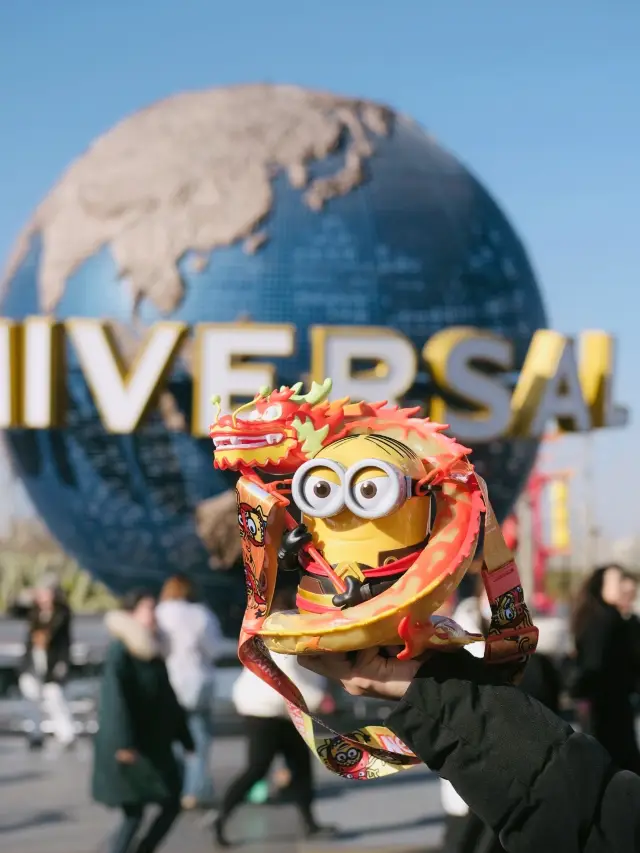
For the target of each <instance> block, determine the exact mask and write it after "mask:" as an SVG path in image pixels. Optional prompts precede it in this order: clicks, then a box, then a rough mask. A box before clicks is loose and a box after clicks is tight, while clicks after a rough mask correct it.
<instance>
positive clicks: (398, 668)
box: [298, 648, 422, 699]
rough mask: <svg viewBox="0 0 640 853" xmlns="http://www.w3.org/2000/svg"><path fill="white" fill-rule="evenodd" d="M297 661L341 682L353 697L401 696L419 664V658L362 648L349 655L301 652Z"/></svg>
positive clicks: (381, 697)
mask: <svg viewBox="0 0 640 853" xmlns="http://www.w3.org/2000/svg"><path fill="white" fill-rule="evenodd" d="M298 662H299V663H300V665H301V666H303V667H305V668H306V669H310V670H311V671H312V672H317V673H318V675H323V676H324V677H325V678H331V679H333V680H334V681H339V682H341V684H342V686H343V687H344V689H345V690H346V691H347V693H350V694H351V695H352V696H370V697H372V698H374V699H402V697H403V696H404V694H405V693H406V692H407V690H408V689H409V685H410V684H411V682H412V681H413V679H414V678H415V676H416V673H417V672H418V670H419V669H420V667H421V666H422V662H421V661H417V660H408V661H399V660H398V659H397V658H395V657H388V658H387V657H383V656H382V655H381V654H380V649H377V648H373V649H365V650H364V651H361V652H357V653H356V655H355V657H353V658H350V657H347V655H342V654H329V653H326V654H321V655H301V656H300V657H299V658H298Z"/></svg>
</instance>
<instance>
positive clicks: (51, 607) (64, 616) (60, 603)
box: [19, 575, 75, 747]
mask: <svg viewBox="0 0 640 853" xmlns="http://www.w3.org/2000/svg"><path fill="white" fill-rule="evenodd" d="M28 619H29V626H28V629H27V639H26V643H25V653H24V657H23V659H22V663H21V667H20V677H19V685H20V691H21V692H22V695H23V696H24V697H25V699H27V700H29V702H31V703H32V717H33V732H32V734H31V740H30V742H31V745H32V746H33V747H36V746H40V745H41V744H42V741H43V732H42V723H43V722H44V720H45V719H48V720H49V722H50V723H51V726H52V732H53V736H54V737H55V738H56V740H57V741H58V743H60V744H61V745H62V746H63V747H69V746H71V744H72V743H73V742H74V740H75V726H74V722H73V717H72V714H71V710H70V708H69V705H68V703H67V700H66V698H65V694H64V684H65V681H66V679H67V676H68V674H69V664H70V657H71V610H70V609H69V607H68V605H67V603H66V601H65V597H64V594H63V593H62V590H61V589H60V588H59V585H58V581H57V578H56V577H55V576H53V575H51V576H47V577H45V578H43V580H42V582H41V583H40V584H39V585H38V587H37V589H36V590H35V594H34V601H33V606H32V608H31V610H30V612H29V615H28Z"/></svg>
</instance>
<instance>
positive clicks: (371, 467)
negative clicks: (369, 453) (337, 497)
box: [346, 459, 407, 518]
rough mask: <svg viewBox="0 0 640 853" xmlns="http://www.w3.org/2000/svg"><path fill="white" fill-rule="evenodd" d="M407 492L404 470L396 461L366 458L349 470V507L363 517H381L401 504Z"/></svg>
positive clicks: (347, 498) (347, 496) (355, 513)
mask: <svg viewBox="0 0 640 853" xmlns="http://www.w3.org/2000/svg"><path fill="white" fill-rule="evenodd" d="M406 493H407V487H406V478H405V476H404V474H403V473H402V472H401V471H399V470H398V469H397V468H395V467H394V466H393V465H388V464H387V463H386V462H381V461H380V460H373V459H363V460H362V461H361V462H358V463H357V464H356V465H353V466H352V467H351V468H350V469H349V471H348V473H347V494H346V503H347V507H348V508H349V509H350V510H351V512H352V513H353V514H354V515H357V516H359V517H360V518H382V517H383V516H385V515H389V514H390V513H392V512H394V511H395V510H396V509H398V507H400V506H401V505H402V503H403V501H404V500H405V497H406Z"/></svg>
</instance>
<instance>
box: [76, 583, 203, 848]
mask: <svg viewBox="0 0 640 853" xmlns="http://www.w3.org/2000/svg"><path fill="white" fill-rule="evenodd" d="M106 625H107V629H108V631H109V633H110V635H111V637H112V638H113V639H112V642H111V645H110V646H109V650H108V652H107V658H106V661H105V667H104V674H103V679H102V688H101V694H100V708H99V719H98V722H99V729H98V734H97V735H96V738H95V756H94V768H93V785H92V788H93V798H94V799H95V800H96V801H97V802H99V803H104V805H106V806H109V807H111V808H119V809H120V810H121V812H122V821H121V824H120V827H119V828H118V831H117V832H116V834H115V836H114V838H113V841H112V844H111V847H110V848H109V850H110V853H131V851H132V850H135V851H136V853H152V851H154V850H156V848H157V847H158V845H159V844H160V842H161V841H162V840H163V838H164V837H165V836H166V835H167V833H168V832H169V830H170V829H171V827H172V825H173V823H174V821H175V820H176V818H177V816H178V814H179V812H180V792H181V787H182V785H181V783H182V778H181V776H182V774H181V769H180V766H179V764H178V762H177V760H176V757H175V754H174V749H173V747H174V744H175V743H176V742H179V743H181V744H182V745H183V746H184V748H185V749H186V750H187V751H188V752H191V751H192V750H193V742H192V740H191V735H190V734H189V729H188V727H187V720H186V717H185V714H184V712H183V710H182V708H181V707H180V706H179V704H178V701H177V699H176V697H175V694H174V692H173V690H172V688H171V685H170V683H169V678H168V676H167V670H166V667H165V664H164V660H163V659H162V654H161V646H160V642H159V639H158V634H157V631H156V623H155V600H154V598H153V596H151V595H150V594H149V593H145V592H137V593H132V594H131V595H130V596H129V597H128V598H127V599H126V601H125V602H124V606H123V609H122V610H118V611H113V612H112V613H109V614H108V616H107V619H106ZM152 803H153V804H157V805H160V807H161V808H160V812H159V813H158V816H157V817H156V819H155V820H154V821H153V823H152V824H151V826H150V828H149V830H148V832H147V833H146V835H145V836H144V837H143V838H142V839H141V840H140V841H139V842H138V844H137V846H136V847H133V843H134V839H135V836H136V834H137V832H138V830H139V829H140V826H141V824H142V820H143V817H144V809H145V806H147V805H150V804H152Z"/></svg>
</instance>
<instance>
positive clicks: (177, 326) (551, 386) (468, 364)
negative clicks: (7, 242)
mask: <svg viewBox="0 0 640 853" xmlns="http://www.w3.org/2000/svg"><path fill="white" fill-rule="evenodd" d="M191 333H193V339H192V341H191V346H190V352H189V358H190V363H191V369H192V374H193V389H194V393H193V409H192V413H191V429H192V433H193V435H195V436H206V435H208V431H209V423H210V420H211V415H212V413H211V402H210V400H211V395H212V394H213V393H214V392H215V393H216V394H220V395H221V400H222V407H223V410H229V409H231V408H232V406H233V403H234V401H236V400H238V399H247V398H251V397H252V396H253V395H254V393H255V392H256V390H257V389H258V388H260V387H261V386H264V385H270V386H272V387H273V385H274V384H275V382H276V375H275V368H274V366H273V364H272V362H271V360H272V359H275V358H287V357H291V356H293V354H294V351H295V344H296V329H295V326H293V325H287V324H285V325H281V324H258V323H221V324H214V323H202V324H199V325H196V326H195V327H194V328H193V329H190V328H189V327H188V326H187V325H186V324H184V323H174V322H160V323H156V324H155V325H153V326H152V327H150V329H149V330H148V333H147V337H146V340H145V341H144V342H142V343H141V344H140V347H139V350H138V353H137V357H136V359H135V360H134V362H133V363H132V364H131V365H130V366H129V367H125V366H124V360H123V358H122V353H121V352H120V351H119V348H118V344H117V343H116V338H115V336H114V334H113V329H112V328H111V327H110V325H109V323H108V322H105V321H103V320H92V319H69V320H65V321H64V322H57V321H54V320H52V319H50V318H46V317H32V318H28V319H26V320H25V321H24V322H23V323H14V322H12V321H9V320H0V428H4V429H11V428H26V429H48V428H50V427H62V426H64V415H65V412H64V409H65V393H64V392H65V359H64V355H65V351H66V341H67V340H68V341H70V343H71V345H72V346H73V348H74V349H75V352H76V354H77V357H78V361H79V363H80V368H81V370H82V372H83V374H84V378H85V380H86V382H87V385H88V387H89V389H90V391H91V393H92V395H93V398H94V400H95V403H96V407H97V409H98V411H99V413H100V417H101V419H102V422H103V424H104V426H105V429H106V430H107V431H108V432H111V433H130V432H133V431H134V430H136V429H137V428H138V426H139V424H140V423H141V421H142V419H143V418H144V417H145V415H146V413H147V412H148V411H149V410H150V409H151V408H152V406H153V405H154V404H155V402H156V400H157V398H158V394H159V391H160V390H161V388H162V385H163V382H164V380H165V379H166V377H167V375H168V374H169V373H170V371H171V367H172V365H173V363H174V361H175V359H176V357H177V356H178V355H179V353H180V350H181V347H182V346H183V345H184V344H185V341H186V339H187V336H188V335H189V334H191ZM309 334H310V344H311V364H310V378H311V379H316V380H318V381H322V379H323V378H324V377H326V376H331V378H332V379H333V383H334V385H333V396H334V397H335V398H339V397H346V396H349V397H351V398H353V399H369V400H389V401H396V400H398V399H400V398H401V397H402V396H403V395H404V394H406V393H407V392H408V391H409V389H410V388H411V386H412V385H413V383H414V380H415V377H416V373H417V371H418V368H419V359H422V361H423V362H424V365H425V366H426V368H427V369H428V370H429V372H430V373H431V375H432V377H433V379H434V380H435V383H436V385H437V387H438V389H439V393H441V394H443V396H446V397H448V398H453V399H457V400H459V401H461V402H462V401H464V403H465V404H467V405H468V406H470V407H471V411H469V410H466V409H464V408H462V407H461V406H460V405H458V406H453V405H451V404H450V403H447V402H445V400H444V399H443V397H440V396H435V397H433V398H432V399H431V400H430V401H429V409H430V415H431V417H432V418H433V419H434V420H436V421H439V422H441V423H447V424H449V425H450V428H451V432H452V434H454V435H455V436H456V437H457V438H458V439H460V440H462V441H465V442H468V443H470V444H473V443H477V442H486V441H491V440H493V439H497V438H500V437H503V436H507V435H510V436H513V437H527V436H539V435H541V434H542V433H543V431H544V430H545V428H546V427H547V426H548V425H549V422H550V421H554V420H555V421H556V422H557V424H558V426H559V427H560V429H562V430H565V431H573V432H582V431H587V430H589V429H594V428H601V427H613V426H622V425H623V424H624V423H626V420H627V412H626V410H625V409H624V408H622V407H621V406H618V405H616V404H615V403H614V398H613V380H614V369H615V343H614V340H613V338H612V337H611V336H610V335H608V334H607V333H605V332H599V331H591V332H584V333H583V334H581V335H580V338H579V341H578V347H577V352H576V347H575V344H574V341H573V340H572V339H570V338H567V337H565V336H563V335H561V334H559V333H558V332H554V331H551V330H541V331H538V332H536V333H535V335H534V337H533V340H532V342H531V346H530V348H529V351H528V354H527V357H526V359H525V363H524V365H523V367H522V370H521V371H520V373H519V375H518V377H517V381H516V382H515V388H512V387H510V385H509V382H508V377H509V375H510V374H513V370H514V353H513V346H512V344H511V342H510V341H509V340H507V339H506V338H503V337H500V336H498V335H494V334H492V333H490V332H487V331H482V330H478V329H473V328H469V327H460V326H456V327H450V328H447V329H444V330H443V331H440V332H438V333H437V334H435V335H433V337H431V338H430V339H429V340H428V341H426V342H425V344H424V346H423V347H422V351H421V352H420V353H418V352H417V351H416V349H415V347H414V346H413V344H412V343H411V342H410V341H409V340H408V339H407V338H406V337H405V336H404V335H402V334H401V333H400V332H397V331H395V330H393V329H387V328H373V327H362V326H314V327H311V328H310V330H309ZM247 358H255V359H257V361H251V362H248V361H247ZM363 362H366V363H367V364H369V365H371V367H370V368H369V369H367V370H356V369H355V365H356V364H358V363H360V364H362V363H363ZM487 368H489V369H488V370H487Z"/></svg>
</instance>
